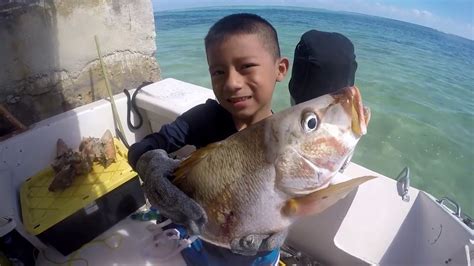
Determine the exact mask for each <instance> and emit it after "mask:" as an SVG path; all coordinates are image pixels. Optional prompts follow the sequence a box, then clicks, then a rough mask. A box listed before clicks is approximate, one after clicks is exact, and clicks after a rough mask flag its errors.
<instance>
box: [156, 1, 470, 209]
mask: <svg viewBox="0 0 474 266" xmlns="http://www.w3.org/2000/svg"><path fill="white" fill-rule="evenodd" d="M237 12H251V13H255V14H258V15H260V16H262V17H264V18H265V19H267V20H268V21H270V22H271V23H272V24H273V25H274V27H275V28H276V29H277V32H278V36H279V40H280V46H281V50H282V54H283V55H284V56H287V57H288V58H289V59H290V64H291V62H292V59H293V53H294V47H295V45H296V44H297V43H298V41H299V38H300V36H301V35H302V34H303V33H304V32H306V31H307V30H310V29H319V30H323V31H335V32H340V33H342V34H344V35H346V36H347V37H349V38H350V39H351V40H352V42H353V43H354V45H355V49H356V56H357V62H358V65H359V67H358V70H357V74H356V85H357V86H358V87H359V88H360V90H361V93H362V96H363V99H364V102H365V104H366V105H368V106H369V107H370V108H371V110H372V119H371V122H370V124H369V129H368V134H367V135H366V136H365V137H363V138H362V140H361V141H360V142H359V145H358V147H357V149H356V153H355V155H354V157H353V161H354V162H356V163H358V164H361V165H363V166H365V167H367V168H370V169H372V170H375V171H377V172H380V173H382V174H384V175H386V176H389V177H392V178H396V176H397V175H398V173H399V172H400V171H401V170H402V169H403V167H405V166H409V167H410V170H411V185H412V186H414V187H417V188H419V189H422V190H425V191H427V192H429V193H430V194H432V195H433V196H435V197H437V198H440V197H443V196H448V197H450V198H452V199H454V200H456V201H457V202H458V203H459V204H460V205H461V207H462V209H463V211H464V212H466V213H468V214H469V215H470V216H473V215H474V193H473V190H474V176H473V175H474V151H473V150H474V41H471V40H467V39H463V38H460V37H457V36H453V35H448V34H444V33H441V32H438V31H436V30H433V29H430V28H426V27H422V26H418V25H414V24H409V23H405V22H400V21H396V20H389V19H384V18H379V17H372V16H366V15H360V14H353V13H340V12H331V11H325V10H318V9H298V8H266V9H263V8H252V7H248V8H247V7H246V8H213V9H192V10H183V11H166V12H157V13H155V24H156V33H157V38H156V39H157V41H156V45H157V53H156V57H157V59H158V62H159V64H160V67H161V71H162V77H163V78H167V77H172V78H176V79H180V80H183V81H187V82H190V83H193V84H197V85H201V86H204V87H207V88H211V83H210V78H209V73H208V70H207V62H206V57H205V51H204V43H203V39H204V36H205V35H206V33H207V31H208V29H209V27H210V26H211V25H212V24H213V23H214V22H215V21H217V20H218V19H219V18H221V17H223V16H225V15H228V14H231V13H237ZM290 74H291V69H290V72H289V75H288V76H287V77H286V79H285V80H284V81H283V82H280V83H278V86H277V89H276V92H275V95H274V101H273V108H274V110H275V111H279V110H282V109H285V108H287V107H289V106H290V104H289V93H288V81H289V79H290ZM374 200H376V199H374Z"/></svg>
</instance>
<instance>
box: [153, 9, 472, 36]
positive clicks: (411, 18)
mask: <svg viewBox="0 0 474 266" xmlns="http://www.w3.org/2000/svg"><path fill="white" fill-rule="evenodd" d="M152 3H153V9H154V11H165V10H173V9H186V8H196V7H214V6H239V5H242V6H255V5H257V6H267V5H271V6H294V7H313V8H323V9H328V10H333V11H349V12H356V13H362V14H367V15H373V16H379V17H386V18H392V19H397V20H401V21H406V22H411V23H414V24H419V25H423V26H426V27H430V28H434V29H437V30H439V31H442V32H445V33H451V34H455V35H458V36H462V37H464V38H468V39H471V40H474V22H473V18H474V0H398V1H397V0H233V1H231V0H201V1H195V0H152Z"/></svg>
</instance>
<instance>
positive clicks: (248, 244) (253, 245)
mask: <svg viewBox="0 0 474 266" xmlns="http://www.w3.org/2000/svg"><path fill="white" fill-rule="evenodd" d="M287 235H288V229H286V230H283V231H281V232H277V233H274V234H272V235H268V234H252V235H247V236H245V237H242V238H237V239H233V240H232V241H231V243H230V248H231V251H232V252H234V253H237V254H241V255H246V256H253V255H255V254H257V252H260V251H270V250H274V249H277V248H280V247H281V246H282V245H283V243H284V242H285V239H286V236H287Z"/></svg>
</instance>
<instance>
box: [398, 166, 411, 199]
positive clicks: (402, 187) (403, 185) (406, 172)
mask: <svg viewBox="0 0 474 266" xmlns="http://www.w3.org/2000/svg"><path fill="white" fill-rule="evenodd" d="M396 180H397V190H398V195H400V196H401V197H402V200H403V201H406V202H408V201H410V195H408V189H409V188H410V168H408V166H405V168H403V170H402V171H401V172H400V174H398V176H397V178H396Z"/></svg>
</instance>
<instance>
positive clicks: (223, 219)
mask: <svg viewBox="0 0 474 266" xmlns="http://www.w3.org/2000/svg"><path fill="white" fill-rule="evenodd" d="M369 119H370V111H369V109H368V108H366V107H364V106H363V104H362V99H361V96H360V92H359V90H358V89H357V88H356V87H347V88H344V89H342V90H340V91H338V92H337V93H334V94H327V95H323V96H321V97H319V98H316V99H313V100H310V101H307V102H304V103H300V104H298V105H296V106H293V107H291V108H289V109H286V110H284V111H282V112H279V113H276V114H274V115H272V116H271V117H268V118H267V119H264V120H262V121H260V122H259V123H256V124H254V125H252V126H250V127H248V128H246V129H244V130H242V131H240V132H237V133H236V134H234V135H232V136H230V137H229V138H227V139H225V140H223V141H220V142H217V143H213V144H210V145H208V146H207V147H204V148H202V149H199V150H197V151H195V152H194V153H192V154H191V156H190V157H188V158H187V159H185V160H184V161H182V162H181V164H180V166H179V167H178V168H177V169H176V171H175V173H174V174H175V176H176V178H175V181H174V183H175V185H177V186H178V187H179V188H180V189H181V190H182V191H184V193H186V194H187V195H189V196H190V197H191V198H193V199H194V200H196V201H197V202H198V203H199V204H200V205H201V206H202V207H203V208H204V210H205V211H206V214H207V216H208V222H207V223H206V224H204V226H203V228H202V230H201V235H200V237H201V238H202V239H203V240H205V241H208V242H210V243H213V244H215V245H218V246H221V247H226V248H229V247H230V243H231V241H232V240H233V239H239V238H242V237H245V236H247V235H250V234H273V233H277V232H281V231H283V230H285V229H286V228H287V227H288V226H289V225H290V224H291V223H293V222H294V221H295V220H296V219H297V218H298V217H302V216H306V215H311V214H316V213H319V212H321V211H323V210H324V209H326V208H327V207H329V206H331V205H332V204H334V203H335V202H336V201H337V200H339V199H340V198H342V197H344V196H345V195H346V194H347V193H348V192H349V191H351V190H352V189H353V188H355V187H356V186H358V185H360V184H362V183H363V182H366V181H368V180H370V179H372V178H374V177H370V176H368V177H360V178H356V179H353V180H350V181H346V182H343V183H340V184H336V185H330V182H331V179H332V177H333V176H335V174H336V173H337V172H338V170H339V169H340V168H341V166H342V165H343V164H344V162H345V160H346V159H347V158H348V156H349V155H350V154H351V153H352V152H353V150H354V148H355V146H356V144H357V142H358V141H359V139H360V137H361V136H363V135H364V134H366V132H367V125H368V123H369Z"/></svg>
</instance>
